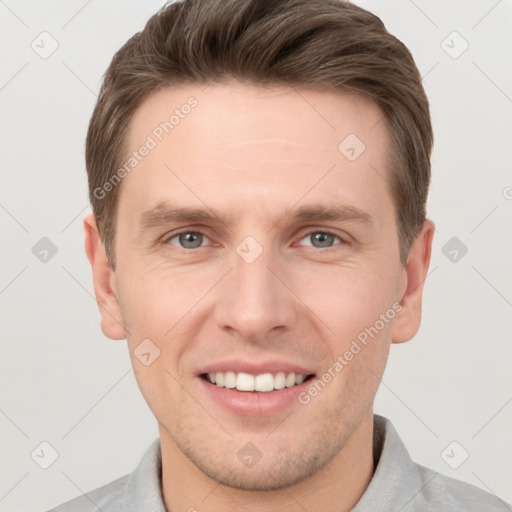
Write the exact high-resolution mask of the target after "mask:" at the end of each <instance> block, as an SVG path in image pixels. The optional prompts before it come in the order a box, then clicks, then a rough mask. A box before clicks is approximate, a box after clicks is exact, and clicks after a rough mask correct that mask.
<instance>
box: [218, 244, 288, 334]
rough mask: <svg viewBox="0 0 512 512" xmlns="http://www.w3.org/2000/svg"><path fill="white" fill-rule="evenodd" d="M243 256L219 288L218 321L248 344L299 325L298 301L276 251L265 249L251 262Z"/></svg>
mask: <svg viewBox="0 0 512 512" xmlns="http://www.w3.org/2000/svg"><path fill="white" fill-rule="evenodd" d="M240 254H242V256H243V253H242V252H240ZM240 254H238V253H236V254H235V255H234V257H233V269H232V270H231V272H229V274H228V275H227V276H226V278H227V279H226V280H224V281H223V285H222V286H221V287H220V289H219V294H218V296H217V301H216V304H215V321H216V323H217V325H218V327H219V328H221V329H223V330H224V331H230V332H231V334H234V335H237V336H238V337H240V338H241V339H243V340H244V341H246V342H252V343H262V342H264V341H267V340H269V339H270V338H271V337H275V336H276V334H279V333H281V332H284V331H285V330H288V329H290V328H291V327H293V326H296V325H297V315H298V304H297V302H298V301H297V299H296V298H295V296H294V294H293V293H292V292H291V291H290V289H289V288H288V286H289V284H288V283H287V281H289V272H286V270H284V266H283V265H282V264H280V263H279V261H278V258H277V257H276V256H275V255H274V254H273V251H271V250H263V252H262V253H261V254H260V255H259V256H258V257H257V258H256V260H254V261H252V262H250V261H251V260H250V259H244V257H242V256H240Z"/></svg>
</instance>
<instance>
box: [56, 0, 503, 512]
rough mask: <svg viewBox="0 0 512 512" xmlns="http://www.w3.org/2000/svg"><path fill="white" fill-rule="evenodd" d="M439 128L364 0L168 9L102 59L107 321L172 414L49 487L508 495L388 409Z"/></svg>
mask: <svg viewBox="0 0 512 512" xmlns="http://www.w3.org/2000/svg"><path fill="white" fill-rule="evenodd" d="M432 141H433V136H432V129H431V123H430V116H429V107H428V101H427V98H426V96H425V92H424V90H423V87H422V84H421V79H420V75H419V73H418V70H417V68H416V66H415V64H414V61H413V59H412V57H411V55H410V53H409V51H408V50H407V49H406V48H405V46H404V45H403V44H402V43H401V42H399V41H398V40H397V39H396V38H395V37H393V36H391V35H390V34H389V33H388V32H387V31H386V30H385V28H384V26H383V24H382V22H381V21H380V20H379V19H378V18H377V17H376V16H374V15H372V14H371V13H369V12H367V11H365V10H363V9H361V8H359V7H356V6H354V5H352V4H349V3H346V2H342V1H339V0H284V1H275V2H261V1H257V0H197V1H196V0H194V1H191V0H185V1H184V2H181V3H175V4H171V5H168V6H166V7H165V8H164V9H162V10H161V11H160V12H158V13H157V14H156V15H155V16H153V17H152V18H151V19H150V20H149V22H148V23H147V25H146V27H145V29H144V30H143V31H142V32H141V33H138V34H136V35H135V36H133V37H132V38H131V39H130V40H129V41H128V42H127V43H126V44H125V45H124V46H123V48H121V50H120V51H119V52H118V53H117V54H116V55H115V57H114V59H113V61H112V63H111V65H110V67H109V69H108V71H107V73H106V76H105V79H104V83H103V86H102V89H101V93H100V97H99V100H98V103H97V105H96V108H95V111H94V113H93V116H92V119H91V123H90V127H89V132H88V136H87V146H86V161H87V171H88V175H89V191H90V199H91V202H92V206H93V212H94V214H93V215H91V216H88V217H87V218H86V219H85V221H84V227H85V234H86V241H85V248H86V252H87V256H88V258H89V261H90V263H91V266H92V271H93V279H94V287H95V293H96V297H97V300H98V305H99V308H100V313H101V327H102V330H103V332H104V334H105V335H106V336H107V337H109V338H112V339H119V340H121V339H125V338H126V339H127V341H128V345H129V349H130V356H131V359H132V364H133V368H134V372H135V375H136V378H137V381H138V384H139V386H140V389H141V391H142V393H143V395H144V397H145V399H146V401H147V403H148V405H149V407H150V408H151V410H152V412H153V413H154V415H155V417H156V419H157V421H158V427H159V434H160V437H159V440H157V441H155V442H154V443H153V444H152V446H150V447H149V449H148V451H147V453H146V455H145V456H144V458H143V459H142V461H141V463H140V465H139V466H138V467H137V469H136V470H135V471H134V472H133V473H132V474H131V475H127V476H125V477H122V478H120V479H118V480H116V481H115V482H112V483H110V484H108V485H106V486H104V487H102V488H100V489H97V490H95V491H92V492H91V493H88V495H87V496H82V497H79V498H77V499H75V500H72V501H71V502H68V503H67V504H64V505H62V506H61V507H58V508H57V509H55V510H56V511H58V512H64V511H70V512H71V511H73V512H79V511H93V510H101V511H103V512H113V511H124V512H126V511H145V512H150V511H167V512H170V511H172V512H176V511H195V510H197V511H199V512H203V511H215V512H223V511H232V510H250V511H274V510H279V511H286V512H288V511H289V512H295V511H304V510H307V511H310V512H313V511H320V510H321V511H327V512H330V511H337V512H344V511H349V510H354V511H357V512H363V511H399V510H403V511H409V512H411V511H463V510H464V511H468V510H475V511H476V510H478V511H483V510H485V511H502V510H503V511H504V510H508V507H507V506H506V505H505V504H504V503H503V502H501V501H500V500H499V499H497V498H495V497H494V496H492V495H490V494H487V493H485V492H483V491H481V490H479V489H477V488H475V487H473V486H470V485H468V484H464V483H462V482H458V481H455V480H452V479H449V478H447V477H444V476H442V475H439V474H437V473H435V472H433V471H431V470H429V469H426V468H424V467H422V466H419V465H417V464H415V463H413V462H412V461H411V459H410V458H409V456H408V454H407V451H406V449H405V447H404V446H403V444H402V442H401V441H400V438H399V437H398V434H397V433H396V431H395V430H394V428H393V426H392V425H391V423H390V422H389V421H388V420H386V419H385V418H383V417H379V416H375V415H374V414H373V400H374V397H375V393H376V391H377V388H378V385H379V382H380V378H381V376H382V374H383V372H384V368H385V364H386V360H387V356H388V352H389V348H390V344H391V343H402V342H405V341H408V340H410V339H411V338H412V337H413V336H414V335H415V333H416V332H417V330H418V327H419V324H420V318H421V301H422V291H423V283H424V281H425V278H426V275H427V271H428V266H429V261H430V252H431V245H432V237H433V232H434V226H433V223H432V222H431V221H430V220H428V219H427V218H426V216H425V215H426V213H425V203H426V198H427V193H428V186H429V182H430V154H431V148H432ZM205 497H208V498H207V499H205Z"/></svg>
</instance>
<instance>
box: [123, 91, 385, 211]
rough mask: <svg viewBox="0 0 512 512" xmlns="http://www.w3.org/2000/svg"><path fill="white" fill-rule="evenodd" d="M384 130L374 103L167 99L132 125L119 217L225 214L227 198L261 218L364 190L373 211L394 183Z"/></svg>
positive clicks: (305, 95)
mask: <svg viewBox="0 0 512 512" xmlns="http://www.w3.org/2000/svg"><path fill="white" fill-rule="evenodd" d="M382 121H383V119H382V114H381V111H380V109H379V108H378V106H377V105H376V104H375V103H373V102H372V101H370V100H369V99H366V98H363V97H361V96H358V95H353V94H342V93H340V92H334V91H320V90H315V89H307V88H294V87H287V86H279V87H259V86H254V85H247V84H241V83H238V82H234V83H229V84H210V85H208V86H205V85H198V84H194V85H187V86H181V87H175V88H170V87H169V88H164V89H161V90H159V91H157V92H156V93H154V94H152V95H151V96H150V97H149V98H147V99H146V101H145V102H144V103H143V104H142V105H141V106H140V107H139V108H138V109H137V111H136V112H135V114H134V116H133V117H132V120H131V122H130V126H129V130H128V133H127V141H126V142H127V145H126V147H127V148H128V151H127V155H126V161H127V160H128V159H129V158H131V159H132V160H133V162H132V163H133V164H134V165H133V167H132V168H130V169H129V170H128V172H127V173H126V177H125V178H124V179H123V182H122V188H123V192H122V194H121V197H120V205H119V210H121V209H122V205H123V204H124V206H125V207H127V208H128V206H129V208H128V210H129V211H127V212H125V213H127V214H129V215H135V212H138V213H140V212H141V211H142V210H147V208H148V207H151V206H155V205H157V204H159V203H162V202H164V201H168V200H170V201H173V200H174V201H182V202H183V201H184V202H186V203H187V204H191V203H194V204H195V205H198V206H199V205H201V206H203V207H204V206H205V205H207V204H208V203H212V204H213V203H214V204H215V207H216V208H217V207H219V206H221V205H220V199H221V198H222V199H223V200H224V204H225V205H227V204H232V205H233V206H236V207H237V208H238V211H240V212H241V211H242V210H243V209H244V207H249V206H251V207H252V210H250V211H252V212H253V213H254V214H256V213H257V212H259V213H261V212H263V211H269V208H272V207H273V205H276V204H277V203H280V204H282V205H283V207H290V206H291V205H293V204H297V202H298V201H300V200H301V197H305V196H306V194H307V195H308V196H309V198H311V199H317V200H318V199H321V198H322V197H325V194H326V193H327V194H329V195H334V196H336V197H331V199H332V198H334V199H339V200H343V199H344V196H346V195H347V194H348V195H351V194H352V195H353V194H354V192H359V193H361V192H364V191H365V190H366V196H367V197H366V199H367V201H366V202H367V203H368V206H369V207H370V209H371V202H372V196H375V195H376V194H377V195H378V193H380V194H382V192H383V191H384V189H385V183H386V177H385V173H386V172H387V170H386V162H387V152H388V134H387V132H386V128H385V123H384V122H382ZM144 148H146V149H144ZM135 153H137V155H136V156H132V157H130V155H135ZM141 153H144V156H141ZM134 159H135V160H136V161H135V160H134ZM369 180H370V181H371V182H372V183H373V185H372V187H371V188H372V190H369V189H368V186H369ZM334 192H335V193H334ZM315 196H316V198H315ZM375 199H376V197H373V201H375ZM316 202H317V203H318V201H316ZM201 203H203V204H201ZM180 206H184V204H180ZM125 209H126V208H125ZM217 209H218V208H217Z"/></svg>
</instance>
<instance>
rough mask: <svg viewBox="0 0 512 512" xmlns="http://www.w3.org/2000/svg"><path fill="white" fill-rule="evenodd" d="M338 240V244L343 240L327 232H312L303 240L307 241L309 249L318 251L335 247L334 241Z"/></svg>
mask: <svg viewBox="0 0 512 512" xmlns="http://www.w3.org/2000/svg"><path fill="white" fill-rule="evenodd" d="M336 239H338V240H339V241H340V242H343V240H342V239H341V238H340V237H339V236H338V235H334V234H332V233H329V232H328V231H313V232H311V233H309V234H308V235H306V236H305V237H304V238H303V240H307V241H308V242H309V243H308V244H306V245H309V246H310V247H316V248H318V249H322V248H329V247H332V246H333V245H335V240H336Z"/></svg>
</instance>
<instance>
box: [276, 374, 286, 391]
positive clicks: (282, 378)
mask: <svg viewBox="0 0 512 512" xmlns="http://www.w3.org/2000/svg"><path fill="white" fill-rule="evenodd" d="M285 386H286V375H285V374H284V373H283V372H279V373H277V374H276V376H275V377H274V388H275V389H283V388H284V387H285Z"/></svg>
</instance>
